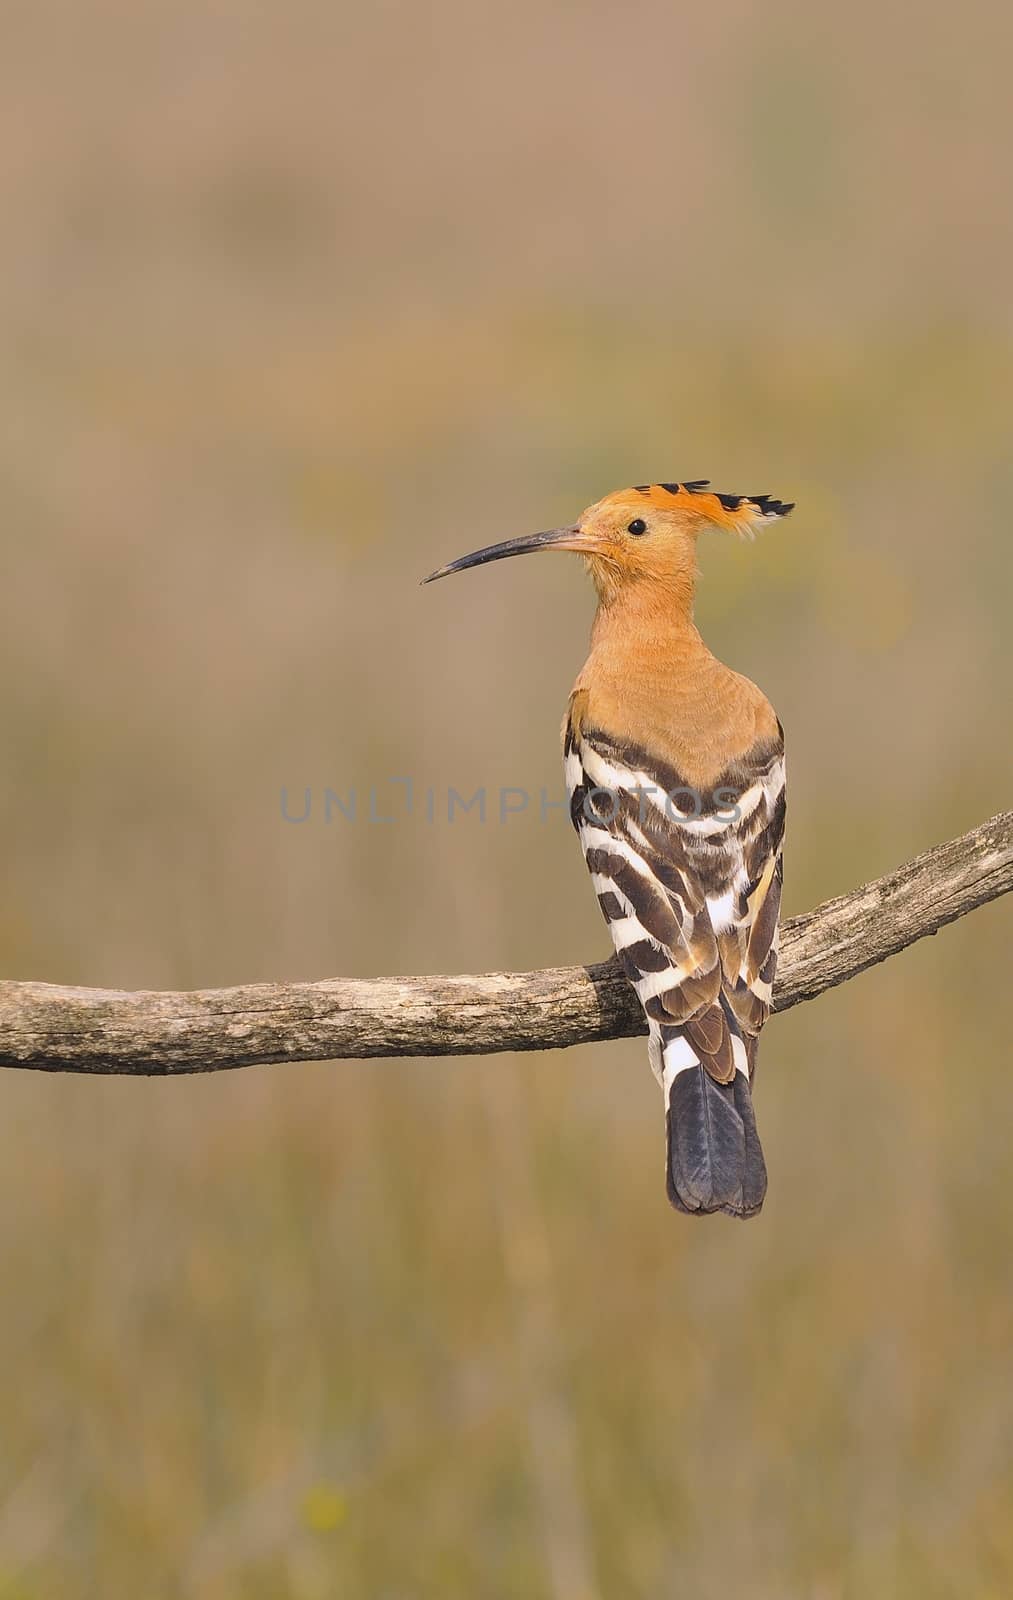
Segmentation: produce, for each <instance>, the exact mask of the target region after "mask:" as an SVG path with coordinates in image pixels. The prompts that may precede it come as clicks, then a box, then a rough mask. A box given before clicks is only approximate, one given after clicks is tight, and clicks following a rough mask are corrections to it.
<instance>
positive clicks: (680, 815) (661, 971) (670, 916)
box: [565, 727, 784, 1215]
mask: <svg viewBox="0 0 1013 1600" xmlns="http://www.w3.org/2000/svg"><path fill="white" fill-rule="evenodd" d="M565 764H566V782H567V789H568V792H569V795H570V812H571V817H572V820H573V824H574V827H575V828H576V830H577V833H578V836H579V838H580V841H581V846H582V848H583V851H584V856H585V859H586V861H587V865H588V869H589V871H590V873H591V879H592V883H593V885H594V889H595V892H596V894H597V896H598V901H599V904H600V905H601V908H602V911H603V913H604V915H605V918H606V921H607V922H608V925H609V931H610V933H611V935H612V941H613V944H614V945H615V948H616V952H617V954H618V956H619V959H620V961H621V962H622V965H623V969H624V971H625V972H626V975H627V977H628V978H629V980H630V982H631V983H632V984H633V987H634V989H635V990H636V993H637V995H638V998H639V999H640V1002H641V1004H642V1006H643V1008H644V1012H645V1015H646V1017H647V1020H648V1028H649V1044H648V1049H649V1054H650V1060H651V1065H652V1067H653V1069H654V1072H655V1075H656V1076H657V1078H658V1080H659V1082H660V1083H661V1085H662V1088H663V1090H664V1094H665V1103H666V1111H667V1115H668V1129H669V1163H668V1180H669V1196H670V1198H671V1199H672V1201H673V1203H674V1204H675V1205H677V1206H678V1207H679V1208H680V1209H683V1210H690V1211H713V1210H729V1211H733V1212H735V1213H736V1214H738V1215H749V1214H751V1213H752V1212H753V1211H756V1210H758V1209H759V1206H760V1204H761V1202H762V1199H763V1192H764V1189H765V1185H766V1174H765V1170H764V1167H763V1156H762V1152H761V1151H760V1146H759V1140H758V1139H757V1137H756V1129H755V1122H754V1119H753V1113H752V1103H751V1099H750V1094H749V1081H750V1077H751V1073H752V1067H753V1062H754V1060H755V1048H756V1036H757V1034H758V1033H759V1029H760V1027H761V1026H762V1023H763V1021H764V1019H765V1017H766V1015H767V1011H768V1010H769V1005H770V986H771V984H772V982H773V968H774V964H775V963H776V927H777V910H778V901H779V892H780V843H781V833H782V831H783V821H784V802H783V794H784V766H783V755H782V752H781V749H780V745H779V744H778V745H777V746H776V747H775V746H773V745H769V746H768V747H766V748H765V749H763V750H758V751H756V752H755V754H754V753H752V752H751V753H750V757H749V758H747V760H746V761H745V762H739V763H737V764H736V767H735V769H734V770H730V771H729V772H728V773H727V774H726V775H724V777H723V779H722V781H721V783H719V784H716V785H715V786H714V787H713V789H712V790H711V791H710V792H709V793H707V794H695V793H693V792H691V791H689V790H688V789H687V788H686V786H685V785H684V784H683V783H682V781H681V779H680V778H679V775H678V774H677V773H674V772H673V771H671V770H670V769H667V768H665V767H664V765H663V764H662V763H661V762H659V761H658V760H657V759H656V758H653V757H651V756H649V755H647V753H646V752H644V751H641V750H638V749H635V748H632V747H630V746H623V745H620V744H619V743H617V742H616V741H614V740H612V739H610V738H609V737H608V736H606V735H605V734H603V733H600V732H597V731H595V732H589V731H587V730H581V732H580V733H578V732H577V730H576V729H574V728H573V727H571V728H570V729H569V730H568V732H567V738H566V746H565Z"/></svg>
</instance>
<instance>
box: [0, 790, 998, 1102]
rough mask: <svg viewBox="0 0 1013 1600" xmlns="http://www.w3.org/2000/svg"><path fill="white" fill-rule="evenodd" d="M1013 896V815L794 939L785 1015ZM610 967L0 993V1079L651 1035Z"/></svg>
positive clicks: (9, 988)
mask: <svg viewBox="0 0 1013 1600" xmlns="http://www.w3.org/2000/svg"><path fill="white" fill-rule="evenodd" d="M1011 888H1013V811H1005V812H1001V813H1000V814H999V815H998V816H996V817H992V818H991V820H990V821H989V822H984V823H982V825H981V826H980V827H978V828H974V829H972V831H971V832H970V833H965V834H964V835H963V836H962V837H961V838H959V839H951V840H950V842H949V843H948V844H942V845H938V846H937V847H936V848H935V849H934V850H927V851H926V852H925V853H924V854H923V855H920V856H916V857H915V859H914V860H913V861H909V862H907V863H906V864H905V865H904V866H902V867H899V868H898V869H897V871H896V872H891V873H889V874H888V875H887V876H886V877H885V878H877V879H876V881H875V882H874V883H867V884H865V885H864V887H862V888H861V889H855V890H853V891H852V892H851V893H850V894H846V895H842V896H841V897H840V898H839V899H837V900H828V901H826V902H825V903H824V904H823V905H821V906H818V907H817V908H816V910H815V911H811V912H809V913H808V914H807V915H806V916H803V917H795V918H794V919H793V920H792V921H791V922H788V923H786V924H785V925H784V927H783V929H782V946H781V951H782V953H781V962H780V969H779V971H778V977H777V986H776V990H775V996H774V1000H775V1006H776V1009H777V1010H778V1011H785V1010H787V1009H788V1007H789V1006H794V1005H798V1004H799V1003H800V1002H801V1001H803V1000H812V999H813V998H814V997H815V996H816V995H818V994H822V993H823V991H824V989H829V988H832V987H833V986H834V985H835V984H838V983H846V982H847V980H848V979H849V978H853V977H855V975H856V974H857V973H859V972H862V971H864V970H865V968H866V967H871V966H873V965H874V964H875V963H876V962H878V961H885V960H886V959H887V957H889V956H892V955H896V953H897V952H898V951H899V950H903V949H904V948H905V947H906V946H907V945H909V944H913V943H914V942H915V940H917V939H922V938H924V937H925V935H926V934H930V933H936V932H937V931H938V929H940V928H941V927H943V926H944V925H945V924H946V923H947V922H953V921H955V920H956V918H957V917H962V916H965V915H966V914H967V912H969V911H973V910H974V909H975V907H976V906H980V905H984V904H985V902H986V901H988V900H995V899H998V897H999V896H1000V895H1003V894H1006V893H1007V892H1008V891H1009V890H1010V889H1011ZM645 1031H646V1030H645V1027H644V1020H643V1016H642V1014H641V1011H640V1007H639V1005H638V1003H637V1000H636V997H635V995H634V993H633V990H632V989H631V988H630V986H629V984H628V983H627V982H626V979H625V978H624V977H623V976H622V973H621V971H620V970H619V968H618V967H617V965H616V963H615V962H614V961H606V962H601V963H599V964H597V965H595V966H590V967H556V968H551V969H549V970H547V971H544V972H490V973H485V974H483V975H482V976H478V977H432V978H332V979H328V980H326V981H324V982H322V983H257V984H244V985H242V986H240V987H239V988H236V989H205V990H198V991H196V992H194V993H180V994H174V993H157V992H154V991H140V992H137V993H127V992H121V991H118V990H106V989H71V988H64V987H62V986H60V985H58V984H48V983H0V1066H5V1067H34V1068H37V1069H39V1070H41V1071H44V1072H97V1073H132V1074H138V1075H139V1074H171V1073H183V1072H218V1071H221V1070H222V1069H224V1068H227V1067H244V1066H252V1065H255V1064H257V1063H261V1062H269V1061H321V1060H322V1061H330V1060H337V1059H340V1058H347V1057H372V1056H447V1055H485V1054H489V1053H491V1052H493V1051H497V1050H546V1049H552V1048H558V1047H559V1046H561V1045H572V1044H587V1043H589V1042H591V1041H593V1040H601V1039H619V1038H627V1037H629V1036H631V1035H633V1034H640V1033H644V1032H645Z"/></svg>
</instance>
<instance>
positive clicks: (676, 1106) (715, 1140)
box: [652, 1028, 767, 1217]
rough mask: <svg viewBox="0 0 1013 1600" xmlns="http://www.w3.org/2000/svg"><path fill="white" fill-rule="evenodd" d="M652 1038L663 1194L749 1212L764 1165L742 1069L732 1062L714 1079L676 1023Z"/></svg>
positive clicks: (707, 1207) (691, 1205) (754, 1208)
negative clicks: (660, 1109) (659, 1091)
mask: <svg viewBox="0 0 1013 1600" xmlns="http://www.w3.org/2000/svg"><path fill="white" fill-rule="evenodd" d="M652 1045H653V1046H654V1048H653V1049H652V1057H653V1056H654V1055H655V1053H656V1052H657V1054H658V1055H659V1056H660V1063H661V1068H662V1070H661V1072H660V1073H659V1074H658V1076H659V1077H660V1078H661V1082H662V1088H663V1090H664V1093H665V1129H666V1137H667V1144H668V1153H667V1159H666V1177H667V1184H668V1198H669V1200H670V1201H671V1202H672V1205H673V1206H674V1207H675V1208H676V1210H677V1211H685V1212H688V1213H689V1214H691V1215H693V1216H705V1215H707V1214H709V1213H710V1212H713V1211H724V1212H727V1213H728V1214H729V1215H730V1216H733V1217H754V1216H755V1215H756V1213H757V1212H758V1211H759V1209H760V1207H761V1206H762V1205H763V1197H764V1195H765V1194H766V1191H767V1168H766V1164H765V1163H764V1159H763V1150H762V1149H761V1147H760V1139H759V1135H758V1134H757V1131H756V1118H755V1116H754V1115H753V1100H752V1095H751V1093H750V1089H749V1077H748V1074H747V1073H745V1072H742V1071H740V1070H738V1069H736V1070H735V1071H734V1072H733V1073H732V1076H731V1079H730V1080H729V1081H728V1082H727V1083H718V1082H717V1081H716V1080H715V1079H714V1078H713V1077H712V1076H711V1074H710V1073H709V1072H708V1071H707V1069H706V1067H705V1066H703V1065H702V1064H701V1062H700V1061H699V1059H698V1058H697V1056H696V1052H695V1051H693V1050H692V1047H691V1046H690V1045H689V1041H688V1040H687V1039H686V1037H685V1035H684V1033H683V1030H682V1029H681V1028H666V1029H665V1030H664V1037H658V1039H657V1041H656V1042H655V1041H654V1040H652ZM690 1055H692V1056H693V1058H694V1059H693V1060H692V1061H689V1060H688V1057H689V1056H690Z"/></svg>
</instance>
